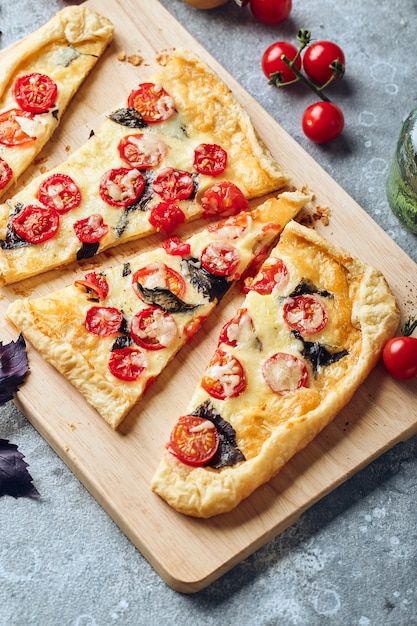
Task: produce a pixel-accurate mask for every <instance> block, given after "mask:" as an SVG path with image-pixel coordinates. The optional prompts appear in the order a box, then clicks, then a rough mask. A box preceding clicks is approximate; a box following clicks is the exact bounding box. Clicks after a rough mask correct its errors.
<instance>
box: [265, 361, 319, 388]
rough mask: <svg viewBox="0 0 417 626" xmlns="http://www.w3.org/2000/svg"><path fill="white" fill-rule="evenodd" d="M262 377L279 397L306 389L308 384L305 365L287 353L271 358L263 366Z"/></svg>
mask: <svg viewBox="0 0 417 626" xmlns="http://www.w3.org/2000/svg"><path fill="white" fill-rule="evenodd" d="M262 375H263V377H264V379H265V382H266V383H267V385H268V386H269V387H270V389H271V390H272V391H273V392H274V393H277V394H279V395H284V394H286V393H289V392H291V391H295V390H296V389H300V388H301V387H305V386H306V385H307V382H308V372H307V368H306V365H305V363H304V362H303V361H302V360H301V359H299V358H298V357H297V356H295V355H294V354H287V353H285V352H277V353H276V354H273V355H272V356H271V357H269V359H267V360H266V361H265V362H264V363H263V365H262Z"/></svg>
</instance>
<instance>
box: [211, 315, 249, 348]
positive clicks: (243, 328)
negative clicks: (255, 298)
mask: <svg viewBox="0 0 417 626" xmlns="http://www.w3.org/2000/svg"><path fill="white" fill-rule="evenodd" d="M254 331H255V329H254V326H253V320H252V318H251V316H250V315H249V313H248V310H247V309H245V308H243V309H239V310H238V311H237V313H236V315H235V316H234V317H233V318H232V319H231V320H229V321H228V322H226V324H225V325H224V326H223V328H222V329H221V331H220V335H219V345H220V344H221V343H225V344H226V345H228V346H232V347H235V346H237V345H238V344H239V345H244V344H248V343H250V342H252V341H253V338H254Z"/></svg>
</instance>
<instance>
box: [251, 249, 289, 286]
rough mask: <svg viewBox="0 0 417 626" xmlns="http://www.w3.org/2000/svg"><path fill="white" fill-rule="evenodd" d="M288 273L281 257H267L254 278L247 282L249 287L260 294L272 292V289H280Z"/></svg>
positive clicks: (284, 283)
mask: <svg viewBox="0 0 417 626" xmlns="http://www.w3.org/2000/svg"><path fill="white" fill-rule="evenodd" d="M288 278H289V273H288V269H287V266H286V265H285V263H284V261H282V259H278V258H276V257H269V259H267V260H266V261H265V262H264V263H263V265H262V267H261V269H260V271H259V272H258V274H257V276H256V278H255V279H254V280H253V281H251V282H249V283H248V285H249V289H248V290H253V291H256V292H257V293H259V294H262V295H268V294H270V293H272V291H273V290H274V289H282V288H283V287H285V285H286V284H287V282H288Z"/></svg>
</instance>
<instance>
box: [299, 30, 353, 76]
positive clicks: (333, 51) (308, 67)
mask: <svg viewBox="0 0 417 626" xmlns="http://www.w3.org/2000/svg"><path fill="white" fill-rule="evenodd" d="M334 61H338V62H339V63H340V64H341V65H343V66H344V65H345V55H344V53H343V50H342V49H341V48H340V47H339V46H338V45H337V44H336V43H333V42H332V41H316V42H315V43H312V44H311V45H310V46H309V47H308V48H307V49H306V51H305V53H304V57H303V65H304V70H305V73H306V74H307V76H308V77H309V78H310V79H311V80H312V81H313V82H314V83H316V84H317V85H324V83H327V81H328V80H329V79H330V78H331V76H332V74H333V70H332V69H331V67H330V65H331V64H332V63H333V62H334ZM341 76H342V74H339V76H338V77H339V78H340V77H341Z"/></svg>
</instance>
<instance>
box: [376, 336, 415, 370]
mask: <svg viewBox="0 0 417 626" xmlns="http://www.w3.org/2000/svg"><path fill="white" fill-rule="evenodd" d="M382 358H383V361H384V365H385V367H386V369H387V371H388V372H389V373H390V374H391V376H393V377H394V378H397V379H399V380H407V379H409V378H415V377H416V376H417V338H416V337H394V338H393V339H390V340H389V341H388V342H387V343H386V344H385V346H384V349H383V352H382Z"/></svg>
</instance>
